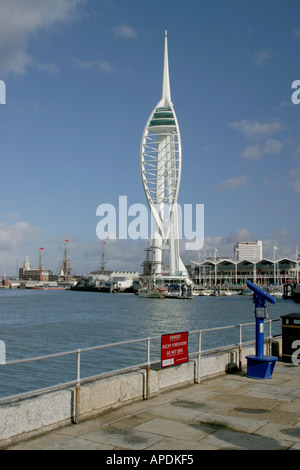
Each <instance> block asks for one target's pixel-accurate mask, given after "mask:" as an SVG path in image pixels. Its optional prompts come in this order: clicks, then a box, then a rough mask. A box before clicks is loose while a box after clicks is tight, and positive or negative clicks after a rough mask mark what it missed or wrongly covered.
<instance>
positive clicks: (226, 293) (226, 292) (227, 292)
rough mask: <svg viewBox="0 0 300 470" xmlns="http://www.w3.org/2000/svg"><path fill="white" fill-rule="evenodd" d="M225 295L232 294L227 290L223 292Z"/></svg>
mask: <svg viewBox="0 0 300 470" xmlns="http://www.w3.org/2000/svg"><path fill="white" fill-rule="evenodd" d="M224 294H225V295H232V292H231V290H229V289H227V290H226V291H225V292H224Z"/></svg>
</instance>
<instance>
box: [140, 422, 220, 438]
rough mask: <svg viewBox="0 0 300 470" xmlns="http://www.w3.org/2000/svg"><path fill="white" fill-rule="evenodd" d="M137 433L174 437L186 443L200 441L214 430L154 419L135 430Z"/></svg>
mask: <svg viewBox="0 0 300 470" xmlns="http://www.w3.org/2000/svg"><path fill="white" fill-rule="evenodd" d="M134 429H135V430H136V431H144V432H147V433H149V432H150V433H153V434H158V435H161V436H165V437H174V438H178V439H181V440H185V441H195V442H197V441H199V440H200V439H203V437H205V436H207V435H208V434H210V433H211V432H214V429H212V428H208V427H205V426H198V425H196V424H187V423H180V422H177V423H174V421H171V420H168V419H162V418H154V419H152V420H150V421H147V422H146V423H143V424H140V425H139V426H136V427H135V428H134Z"/></svg>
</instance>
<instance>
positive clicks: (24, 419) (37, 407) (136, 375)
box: [0, 338, 281, 448]
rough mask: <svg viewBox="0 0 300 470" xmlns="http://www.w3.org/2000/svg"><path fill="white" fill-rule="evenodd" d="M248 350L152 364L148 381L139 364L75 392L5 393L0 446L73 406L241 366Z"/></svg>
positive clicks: (67, 417) (101, 408)
mask: <svg viewBox="0 0 300 470" xmlns="http://www.w3.org/2000/svg"><path fill="white" fill-rule="evenodd" d="M269 353H270V351H269V344H265V354H269ZM249 354H250V355H251V354H255V346H249V347H245V346H243V349H242V351H240V350H239V348H238V347H234V348H231V349H227V350H224V351H221V352H220V351H218V352H214V353H209V354H207V353H202V355H201V359H200V363H198V357H195V358H194V359H192V360H190V361H189V362H187V363H184V364H181V365H178V366H173V367H167V368H163V369H162V368H160V366H157V367H155V366H153V367H152V368H151V370H150V372H149V375H148V379H149V381H148V382H147V373H146V369H138V370H136V371H133V372H127V373H118V374H116V375H112V376H109V377H102V378H98V379H93V380H90V381H88V380H87V381H85V382H83V383H82V384H81V386H80V391H79V390H77V392H76V390H75V387H66V388H60V389H56V390H52V391H48V392H40V393H37V394H35V395H30V396H27V397H22V398H19V399H11V400H9V399H8V400H7V401H4V402H2V403H1V404H0V448H4V447H5V446H8V445H9V444H12V443H15V442H18V441H20V440H24V439H27V438H30V437H33V436H35V435H38V434H42V433H45V432H47V431H50V430H53V429H58V428H60V427H63V426H66V425H70V424H72V423H74V420H75V415H76V409H77V410H78V409H79V416H80V420H86V419H89V418H92V417H95V416H97V415H99V414H101V413H103V412H105V411H108V410H110V409H114V408H117V407H120V406H122V405H125V404H127V403H130V402H132V401H138V400H143V399H145V398H146V397H147V391H148V393H149V392H150V393H149V395H150V399H151V396H153V395H156V394H158V393H161V392H166V391H167V390H168V389H172V388H175V387H180V386H184V385H188V384H192V383H195V382H199V381H200V382H201V380H203V379H204V378H209V377H212V376H215V375H219V374H222V373H225V372H226V373H230V372H232V371H234V370H237V369H238V368H239V367H240V366H242V367H243V368H244V367H245V365H246V363H247V360H246V356H247V355H249ZM272 354H274V355H277V356H280V355H281V338H276V339H275V340H273V342H272ZM199 366H200V367H199ZM199 370H200V376H199V377H198V374H199ZM76 400H77V405H78V403H79V406H78V408H77V407H76Z"/></svg>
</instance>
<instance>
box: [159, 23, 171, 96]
mask: <svg viewBox="0 0 300 470" xmlns="http://www.w3.org/2000/svg"><path fill="white" fill-rule="evenodd" d="M161 98H162V100H163V99H165V100H167V101H168V102H169V103H171V87H170V74H169V57H168V34H167V30H165V51H164V68H163V82H162V93H161Z"/></svg>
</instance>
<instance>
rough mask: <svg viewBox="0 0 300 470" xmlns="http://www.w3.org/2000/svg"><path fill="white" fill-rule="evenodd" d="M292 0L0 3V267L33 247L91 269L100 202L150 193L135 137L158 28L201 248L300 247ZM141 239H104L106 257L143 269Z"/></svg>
mask: <svg viewBox="0 0 300 470" xmlns="http://www.w3.org/2000/svg"><path fill="white" fill-rule="evenodd" d="M299 10H300V3H299V1H298V0H288V1H286V0H285V1H281V0H273V1H269V0H260V1H256V0H243V1H242V0H239V1H238V0H211V1H209V2H208V1H204V0H185V1H183V0H151V1H150V0H126V1H125V0H1V3H0V80H3V81H5V84H6V104H5V105H2V104H1V105H0V162H1V166H0V181H1V184H0V198H1V205H0V276H3V273H4V272H5V273H6V275H14V274H15V273H16V266H17V265H18V266H21V265H22V264H23V261H24V259H25V257H26V256H27V255H28V256H29V258H30V261H31V264H32V265H35V266H37V265H38V251H39V247H44V251H43V265H44V267H48V268H50V269H52V270H53V271H54V272H56V270H57V267H58V264H59V262H60V261H61V258H62V256H63V248H64V239H65V238H68V239H69V240H70V242H69V253H70V256H71V262H72V267H73V272H75V273H77V274H82V273H85V272H89V271H90V270H95V269H98V268H99V266H100V264H101V250H102V243H101V241H100V240H99V239H98V238H97V236H96V225H97V223H98V221H99V218H97V217H96V209H97V207H98V206H99V205H100V204H104V203H110V204H113V205H115V206H116V208H117V207H118V198H119V196H120V195H126V196H127V198H128V205H131V204H134V203H142V204H146V199H145V196H144V191H143V187H142V182H141V178H140V168H139V148H140V141H141V136H142V132H143V129H144V126H145V123H146V121H147V118H148V116H149V114H150V112H151V111H152V109H153V107H154V106H155V105H156V103H157V102H158V100H159V98H160V94H161V81H162V66H163V45H164V30H165V29H167V30H168V46H169V66H170V81H171V93H172V101H173V103H174V107H175V110H176V114H177V118H178V121H179V126H180V131H181V138H182V157H183V163H182V164H183V167H182V178H181V186H180V193H179V201H178V202H179V203H180V204H181V205H182V206H183V205H184V204H193V205H195V204H204V206H205V245H204V248H203V249H202V250H201V253H198V252H187V253H184V252H183V253H182V257H183V259H184V261H186V262H189V261H190V260H191V259H197V258H198V256H199V255H201V256H204V255H205V254H207V255H209V254H213V253H214V249H215V248H217V249H218V250H219V251H218V253H219V255H220V256H232V255H233V244H234V243H235V242H236V241H251V240H263V242H264V255H265V256H269V257H272V256H273V247H274V246H276V247H277V248H278V251H277V252H278V256H280V257H283V256H293V257H294V256H295V252H296V248H297V246H298V247H299V249H300V234H299V229H300V217H299V197H300V131H299V122H300V106H297V105H295V104H293V103H292V101H291V95H292V92H293V90H292V88H291V85H292V82H293V81H294V80H300V70H299V48H300V21H299V18H300V11H299ZM144 247H145V241H143V240H137V241H133V240H111V241H107V244H106V246H105V249H106V261H107V264H106V267H107V269H124V270H125V269H129V270H135V269H136V270H140V269H141V266H140V265H141V262H142V261H143V259H144Z"/></svg>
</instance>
